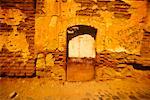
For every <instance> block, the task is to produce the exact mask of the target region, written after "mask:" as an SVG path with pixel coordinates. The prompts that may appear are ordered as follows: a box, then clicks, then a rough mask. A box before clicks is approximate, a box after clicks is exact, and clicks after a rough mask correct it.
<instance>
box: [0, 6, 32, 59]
mask: <svg viewBox="0 0 150 100" xmlns="http://www.w3.org/2000/svg"><path fill="white" fill-rule="evenodd" d="M25 18H26V15H25V14H24V13H22V12H21V11H20V10H19V9H1V8H0V22H1V23H6V24H7V25H11V27H12V28H13V31H12V32H6V33H7V35H2V36H1V39H0V43H1V46H0V50H1V49H2V47H3V45H5V46H6V48H7V49H8V50H9V51H10V52H18V51H21V52H22V56H23V59H24V62H26V61H27V60H28V58H29V55H30V52H29V49H28V48H29V44H28V43H27V40H26V35H25V33H24V32H18V31H17V25H19V24H20V22H21V21H22V22H24V21H25Z"/></svg>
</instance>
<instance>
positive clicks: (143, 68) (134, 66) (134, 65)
mask: <svg viewBox="0 0 150 100" xmlns="http://www.w3.org/2000/svg"><path fill="white" fill-rule="evenodd" d="M130 65H133V68H134V69H137V70H150V66H142V64H136V63H132V64H130Z"/></svg>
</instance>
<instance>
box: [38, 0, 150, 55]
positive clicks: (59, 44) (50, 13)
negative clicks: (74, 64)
mask: <svg viewBox="0 0 150 100" xmlns="http://www.w3.org/2000/svg"><path fill="white" fill-rule="evenodd" d="M122 1H125V2H126V3H127V4H129V5H131V8H130V9H129V10H128V12H129V13H131V17H130V19H124V18H115V17H114V15H113V12H111V11H107V10H99V13H100V16H99V17H98V16H92V17H91V16H76V11H77V10H79V9H80V3H76V2H75V1H74V0H68V1H67V2H66V3H63V2H61V3H60V2H56V1H55V0H51V1H49V0H45V3H44V8H43V11H44V12H45V14H43V15H41V16H40V15H38V16H36V24H35V27H36V34H35V48H36V50H37V52H38V51H43V50H55V49H56V48H58V49H59V50H61V51H65V48H66V30H67V28H68V27H71V26H74V25H89V26H93V27H95V28H96V29H97V30H98V31H97V36H96V51H97V52H98V53H99V52H101V51H103V50H109V51H112V52H126V53H130V54H140V48H141V40H142V37H143V24H144V23H143V20H144V18H145V17H146V15H147V7H146V6H147V2H146V1H129V0H122ZM95 6H96V5H95ZM95 6H93V7H95Z"/></svg>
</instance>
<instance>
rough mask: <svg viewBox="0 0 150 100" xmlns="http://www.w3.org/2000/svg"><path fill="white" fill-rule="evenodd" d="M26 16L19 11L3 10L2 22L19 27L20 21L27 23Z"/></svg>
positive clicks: (1, 10)
mask: <svg viewBox="0 0 150 100" xmlns="http://www.w3.org/2000/svg"><path fill="white" fill-rule="evenodd" d="M25 18H26V15H25V14H24V13H22V12H21V11H20V10H19V9H1V8H0V22H1V23H6V24H7V25H19V24H20V21H23V22H24V21H25Z"/></svg>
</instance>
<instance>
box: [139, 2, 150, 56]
mask: <svg viewBox="0 0 150 100" xmlns="http://www.w3.org/2000/svg"><path fill="white" fill-rule="evenodd" d="M145 24H146V25H145V28H144V30H145V33H144V37H143V40H142V47H141V55H142V56H144V57H146V58H150V2H148V9H147V17H146V19H145Z"/></svg>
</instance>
